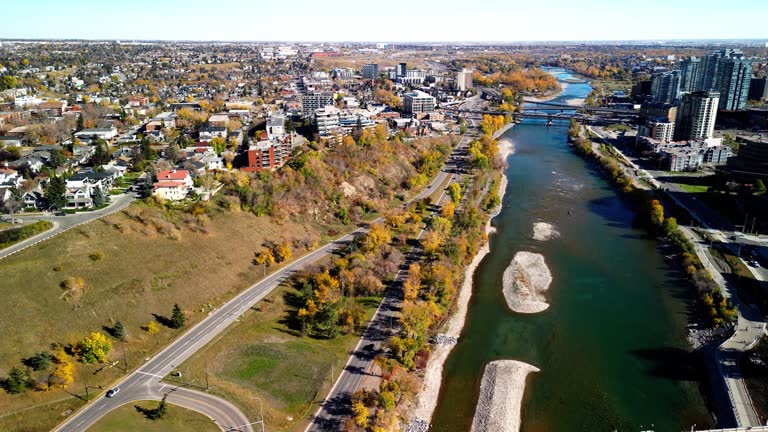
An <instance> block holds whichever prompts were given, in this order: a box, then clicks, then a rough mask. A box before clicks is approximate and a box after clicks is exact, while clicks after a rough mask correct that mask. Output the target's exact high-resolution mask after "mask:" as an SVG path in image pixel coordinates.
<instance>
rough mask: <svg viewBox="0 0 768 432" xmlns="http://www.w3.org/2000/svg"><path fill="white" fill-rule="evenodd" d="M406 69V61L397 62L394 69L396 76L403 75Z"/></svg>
mask: <svg viewBox="0 0 768 432" xmlns="http://www.w3.org/2000/svg"><path fill="white" fill-rule="evenodd" d="M407 70H408V64H406V63H398V64H397V68H396V69H395V71H396V73H397V76H399V77H402V76H405V73H406V71H407Z"/></svg>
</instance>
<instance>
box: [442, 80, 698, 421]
mask: <svg viewBox="0 0 768 432" xmlns="http://www.w3.org/2000/svg"><path fill="white" fill-rule="evenodd" d="M552 73H553V74H555V76H556V77H558V79H560V80H561V81H562V80H569V79H571V78H572V77H571V75H570V74H568V73H567V72H565V71H562V70H560V71H557V70H555V71H552ZM562 82H564V83H565V82H566V81H562ZM590 91H591V87H590V86H589V85H588V84H587V83H572V82H571V83H567V84H566V86H565V89H564V90H563V92H562V93H561V94H560V95H559V96H558V97H557V98H555V99H554V100H553V102H560V103H567V102H568V101H574V100H577V99H580V98H584V97H586V96H587V95H588V94H589V92H590ZM567 128H568V124H567V122H565V121H558V122H555V124H554V125H549V126H547V125H546V124H545V122H544V121H539V120H525V121H523V122H522V123H521V124H519V125H517V126H515V127H514V128H512V129H511V130H510V131H508V132H507V133H506V134H504V135H503V136H502V138H501V139H503V140H509V141H511V142H512V144H513V145H514V148H515V151H514V153H513V154H512V155H511V156H509V158H508V164H509V166H508V168H507V169H506V172H505V174H506V176H507V178H508V179H509V186H508V187H507V191H506V194H505V196H504V200H503V209H502V212H501V214H500V215H499V216H498V217H496V218H495V219H494V221H493V224H494V226H496V227H497V229H498V233H497V234H494V235H492V237H491V252H490V254H489V255H488V256H486V257H485V259H484V260H483V261H482V262H481V264H480V266H479V267H478V269H477V271H476V273H475V276H474V291H473V296H472V300H471V304H470V306H469V312H468V316H467V321H466V324H465V326H464V330H463V332H462V336H461V338H460V340H459V343H458V345H457V346H456V348H455V349H454V350H453V352H452V353H451V355H450V357H449V358H448V360H447V361H446V364H445V369H444V371H443V384H442V388H441V391H440V400H439V404H438V407H437V410H436V411H435V415H434V417H433V419H432V424H433V428H432V429H431V430H433V431H441V432H442V431H444V432H453V431H469V430H470V427H471V425H472V419H473V416H474V413H475V405H476V403H477V400H478V394H479V391H480V383H481V378H482V376H483V370H484V368H485V365H486V364H487V363H488V362H490V361H493V360H500V359H511V360H520V361H523V362H526V363H529V364H531V365H533V366H535V367H537V368H539V369H540V370H541V372H538V373H534V374H531V375H529V376H528V380H527V386H526V390H525V397H524V400H523V408H522V409H523V412H522V425H521V430H522V431H524V432H534V431H535V432H541V431H551V432H560V431H562V432H578V431H589V432H598V431H600V432H603V431H604V432H612V431H614V430H618V431H623V432H629V431H640V430H647V429H652V430H655V431H656V432H666V431H676V432H679V431H683V430H689V429H690V428H691V426H693V425H694V424H696V425H697V426H696V428H697V429H703V428H706V427H707V426H712V424H711V423H712V422H711V420H710V416H709V414H708V412H707V407H706V406H705V403H704V400H703V398H702V396H701V394H700V392H699V379H700V378H699V373H698V372H697V370H698V369H699V367H698V366H697V364H696V363H694V362H693V360H692V359H691V358H690V356H689V355H688V354H687V345H686V341H685V336H686V324H687V320H688V315H689V313H690V310H689V304H690V303H691V302H690V297H691V296H692V292H691V288H690V287H689V286H688V285H687V284H686V282H685V281H684V280H681V279H680V278H679V275H678V273H677V272H676V271H675V269H674V268H672V267H670V266H669V265H668V264H667V263H665V261H664V259H663V257H661V256H660V254H659V253H658V251H657V250H656V244H655V241H653V240H652V239H649V238H648V237H647V235H646V233H645V232H644V231H643V230H641V229H639V228H637V227H636V226H635V224H634V220H635V218H636V217H637V214H636V212H635V211H634V209H633V207H632V206H631V204H630V203H629V202H627V201H626V200H625V199H624V198H622V197H621V196H619V195H618V194H617V193H616V192H615V191H614V190H613V189H612V187H611V186H610V185H609V184H608V182H607V181H606V179H604V178H603V177H601V176H600V174H599V173H598V172H597V171H596V169H595V168H594V167H593V166H592V165H591V164H590V163H588V162H586V161H584V160H582V159H581V158H580V157H579V156H577V155H576V154H575V153H574V152H573V151H572V150H571V149H570V148H569V147H568V145H567V143H566V131H567ZM569 212H570V213H569ZM536 222H545V223H549V224H552V225H553V228H554V229H555V230H556V231H557V232H558V233H559V235H556V236H554V237H553V238H550V239H549V240H545V241H542V240H536V239H534V238H533V225H534V223H536ZM520 251H529V252H534V253H540V254H542V255H543V256H544V258H545V260H546V263H547V265H548V266H549V268H550V271H551V273H552V278H553V281H552V283H551V285H550V286H549V289H548V291H546V292H544V296H545V297H546V301H547V303H549V305H550V306H549V308H548V309H546V310H544V311H543V312H539V313H537V314H518V313H515V312H512V311H511V310H510V309H509V307H508V306H507V303H506V301H505V299H504V296H503V294H502V275H503V273H504V271H505V270H506V269H507V267H508V266H509V264H510V261H511V260H512V258H513V257H514V256H515V254H516V253H517V252H520Z"/></svg>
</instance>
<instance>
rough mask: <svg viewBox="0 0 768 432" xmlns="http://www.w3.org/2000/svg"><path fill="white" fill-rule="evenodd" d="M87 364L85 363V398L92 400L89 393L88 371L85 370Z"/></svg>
mask: <svg viewBox="0 0 768 432" xmlns="http://www.w3.org/2000/svg"><path fill="white" fill-rule="evenodd" d="M85 368H86V365H83V382H84V383H85V399H86V400H91V396H90V394H88V371H86V370H85Z"/></svg>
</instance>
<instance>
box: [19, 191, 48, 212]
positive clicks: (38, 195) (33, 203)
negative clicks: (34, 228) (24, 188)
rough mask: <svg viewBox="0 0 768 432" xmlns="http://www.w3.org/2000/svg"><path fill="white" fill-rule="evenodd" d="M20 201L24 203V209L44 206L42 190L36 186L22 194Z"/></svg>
mask: <svg viewBox="0 0 768 432" xmlns="http://www.w3.org/2000/svg"><path fill="white" fill-rule="evenodd" d="M21 201H22V202H24V208H28V209H39V208H43V207H44V206H45V195H44V194H43V190H42V189H41V188H40V187H39V186H38V187H37V188H35V189H33V190H31V191H29V192H24V194H23V195H22V196H21Z"/></svg>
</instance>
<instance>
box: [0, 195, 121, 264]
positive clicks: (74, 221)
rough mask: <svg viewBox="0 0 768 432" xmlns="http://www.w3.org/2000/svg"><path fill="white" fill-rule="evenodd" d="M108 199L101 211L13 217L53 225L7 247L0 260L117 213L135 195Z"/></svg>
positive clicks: (2, 251)
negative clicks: (109, 201) (109, 200)
mask: <svg viewBox="0 0 768 432" xmlns="http://www.w3.org/2000/svg"><path fill="white" fill-rule="evenodd" d="M110 198H111V199H112V202H111V203H110V204H109V205H108V206H107V207H104V208H103V209H101V210H94V211H88V212H80V213H74V214H68V215H64V216H54V215H53V214H45V213H44V214H37V215H23V214H19V215H14V218H19V219H21V220H23V221H24V222H37V221H41V220H47V221H50V222H52V223H53V228H51V229H49V230H48V231H46V232H43V233H40V234H38V235H36V236H34V237H31V238H28V239H26V240H24V241H21V242H18V243H16V244H14V245H11V246H8V247H7V248H5V249H3V250H0V260H1V259H3V258H5V257H7V256H10V255H13V254H15V253H16V252H19V251H22V250H24V249H26V248H28V247H30V246H34V245H36V244H37V243H40V242H42V241H45V240H48V239H50V238H52V237H54V236H57V235H59V234H61V233H63V232H64V231H66V230H68V229H71V228H74V227H76V226H78V225H82V224H85V223H88V222H91V221H93V220H96V219H99V218H101V217H104V216H107V215H111V214H112V213H115V212H119V211H120V210H122V209H124V208H126V207H128V206H129V205H131V203H132V202H133V201H134V200H135V199H136V195H135V194H134V193H124V194H122V195H114V196H112V197H110Z"/></svg>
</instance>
